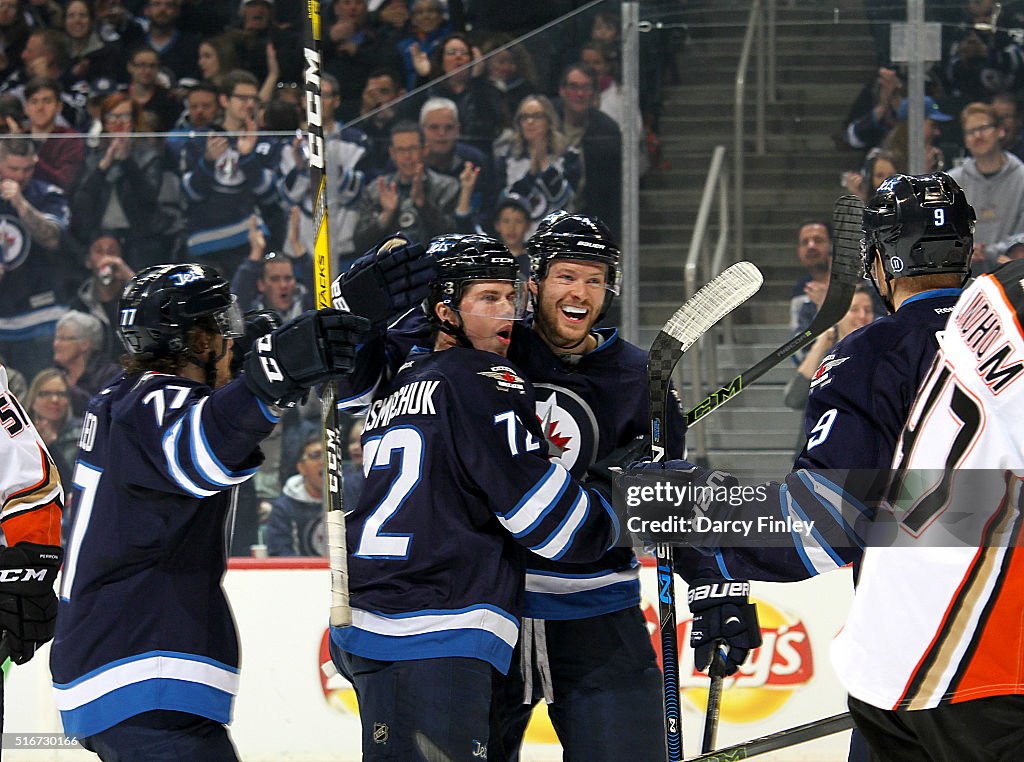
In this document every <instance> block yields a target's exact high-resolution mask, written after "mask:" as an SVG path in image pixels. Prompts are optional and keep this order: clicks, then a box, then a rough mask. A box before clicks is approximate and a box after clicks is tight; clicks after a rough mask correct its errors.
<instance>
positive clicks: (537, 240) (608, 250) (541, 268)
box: [526, 212, 622, 320]
mask: <svg viewBox="0 0 1024 762" xmlns="http://www.w3.org/2000/svg"><path fill="white" fill-rule="evenodd" d="M526 253H527V255H528V256H529V257H530V277H531V278H533V279H534V280H536V281H542V280H544V278H545V277H547V274H548V268H549V267H550V266H551V263H552V262H553V261H554V260H556V259H568V260H573V261H577V262H594V263H597V264H602V265H607V266H608V275H607V293H606V294H605V299H604V304H603V305H602V306H601V311H600V314H599V315H598V320H600V319H601V318H603V317H604V315H605V313H606V312H607V311H608V308H609V307H610V306H611V303H612V299H613V298H614V297H615V296H617V295H618V293H619V286H620V284H621V283H622V269H621V266H620V262H621V259H622V252H621V251H620V250H619V247H618V244H616V243H615V237H614V236H613V235H612V231H611V230H609V229H608V226H607V225H605V224H604V223H603V222H601V220H599V219H598V218H597V217H592V216H590V215H586V214H567V213H565V212H553V213H551V214H549V215H548V216H547V217H545V218H544V219H543V220H541V222H540V225H538V226H537V232H535V233H534V234H533V235H532V236H530V239H529V240H528V241H527V242H526Z"/></svg>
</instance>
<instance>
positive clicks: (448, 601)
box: [331, 235, 618, 761]
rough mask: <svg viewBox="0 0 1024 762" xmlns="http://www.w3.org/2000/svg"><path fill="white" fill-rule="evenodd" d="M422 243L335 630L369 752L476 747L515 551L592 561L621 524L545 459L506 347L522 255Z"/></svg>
mask: <svg viewBox="0 0 1024 762" xmlns="http://www.w3.org/2000/svg"><path fill="white" fill-rule="evenodd" d="M419 248H420V249H421V250H422V247H419ZM426 256H428V257H433V258H434V261H435V265H436V267H437V271H438V272H437V275H436V279H435V280H434V282H433V285H432V288H431V292H430V296H429V297H428V299H427V300H426V301H425V303H424V305H425V310H426V311H427V314H428V319H429V320H430V324H431V326H432V328H433V331H434V340H433V343H432V346H430V347H429V349H430V350H432V351H421V352H417V353H413V354H410V355H409V357H408V360H407V361H406V362H405V363H403V364H402V365H401V367H399V368H398V369H397V373H396V375H395V376H394V377H393V378H392V379H390V380H389V381H388V382H386V383H385V384H383V385H382V386H378V388H377V390H376V392H375V393H373V394H372V404H371V405H370V408H369V411H368V414H367V417H366V421H365V427H364V430H363V436H362V443H363V463H364V473H365V474H366V482H365V485H364V487H363V493H362V496H361V498H360V500H359V504H358V506H357V507H356V509H355V510H354V511H353V512H352V513H351V514H350V515H349V517H348V526H347V542H348V553H349V587H350V591H351V595H352V612H353V623H352V626H351V627H345V628H332V630H331V652H332V657H333V659H334V662H335V664H336V665H337V666H338V667H339V669H340V670H341V671H342V673H343V674H345V675H346V676H347V677H348V678H349V679H350V680H351V681H352V682H353V684H354V686H355V690H356V695H357V697H358V699H359V711H360V717H361V721H362V726H363V754H364V759H410V760H412V759H423V758H426V759H433V758H443V759H452V760H467V761H468V760H473V759H479V758H484V757H486V756H487V754H488V751H487V747H488V740H489V735H490V729H489V728H490V707H491V701H492V684H493V681H494V680H495V679H496V678H497V675H501V674H504V673H505V672H507V670H508V668H509V664H510V662H511V660H512V651H513V648H514V646H515V644H516V641H517V639H518V637H519V620H520V617H521V615H522V613H523V610H522V603H523V576H524V560H525V559H524V553H523V550H524V549H528V550H530V551H532V552H533V553H535V554H537V555H538V556H540V557H543V558H547V559H552V560H564V561H576V562H590V561H595V560H597V559H599V558H601V557H602V556H604V555H605V553H606V552H607V551H608V549H609V548H610V547H612V546H613V545H614V543H615V542H616V539H617V537H618V522H617V520H616V519H615V517H614V514H613V513H612V512H611V507H610V506H609V505H608V503H607V502H606V501H605V499H604V498H603V497H601V495H600V493H599V492H598V491H592V490H590V489H587V488H584V487H581V486H580V485H579V483H578V482H577V481H575V480H574V479H573V478H572V476H571V475H570V473H569V471H568V470H567V469H566V468H565V467H563V466H562V465H561V464H559V463H558V462H552V461H550V460H549V459H548V457H547V455H548V452H547V451H548V446H547V443H546V441H545V437H544V433H543V431H542V429H541V424H540V422H539V421H538V419H537V417H536V414H535V401H534V391H533V387H532V385H531V384H530V382H529V381H527V380H526V379H525V378H523V375H522V373H521V372H520V370H519V369H518V368H517V367H516V366H515V365H514V364H512V363H511V362H510V361H509V360H508V359H507V357H506V355H507V352H508V348H509V345H510V343H511V341H512V330H513V325H515V324H516V323H517V322H518V321H520V320H521V319H522V317H523V313H524V311H525V306H526V295H527V294H526V284H525V283H524V282H523V281H522V280H521V279H520V275H519V265H518V263H517V262H516V259H515V257H513V256H512V255H511V253H510V252H509V251H508V250H507V249H506V248H505V247H504V246H502V245H501V244H500V243H498V242H497V241H496V240H494V239H493V238H490V237H487V236H460V235H448V236H441V237H439V238H435V239H433V240H432V241H431V242H430V245H429V247H428V248H427V250H426ZM440 350H444V351H440ZM433 754H436V755H437V756H432V755H433ZM442 755H443V756H442Z"/></svg>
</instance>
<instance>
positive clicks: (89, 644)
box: [50, 373, 277, 736]
mask: <svg viewBox="0 0 1024 762" xmlns="http://www.w3.org/2000/svg"><path fill="white" fill-rule="evenodd" d="M276 421H277V417H276V416H275V415H274V414H273V413H272V412H271V411H270V409H269V408H267V407H266V406H265V405H264V404H263V403H261V402H260V401H258V400H257V399H256V398H255V397H254V396H253V395H252V393H251V392H250V391H249V390H248V389H247V388H246V386H245V384H244V382H243V381H242V380H241V379H237V380H235V381H232V382H231V383H229V384H227V385H226V386H224V387H223V388H221V389H219V390H217V391H215V392H211V390H210V388H209V387H208V386H204V385H202V384H199V383H197V382H195V381H191V380H189V379H186V378H182V377H180V376H170V375H162V374H155V373H147V374H143V375H141V376H139V375H134V376H122V377H120V378H119V379H118V380H117V381H115V382H114V383H113V384H112V385H111V386H109V387H108V388H106V389H104V390H102V391H101V392H100V393H99V394H98V395H97V396H96V397H94V398H93V400H92V402H91V403H90V405H89V409H88V411H87V412H86V415H85V418H84V421H83V425H82V438H81V441H80V449H79V455H78V462H77V463H76V466H75V478H74V498H73V505H74V510H75V515H74V521H73V524H72V527H71V532H70V538H69V540H68V547H67V555H66V557H65V561H64V569H63V577H62V580H61V591H60V602H59V609H58V615H57V632H56V636H55V638H54V641H53V649H52V651H51V655H50V669H51V672H52V674H53V682H54V691H55V694H56V703H57V708H58V709H59V710H60V712H61V719H62V720H63V723H64V731H65V733H67V734H68V735H77V736H87V735H91V734H94V733H97V732H100V731H102V730H105V729H106V728H109V727H111V726H113V725H115V724H117V723H119V722H121V721H123V720H125V719H127V718H128V717H132V716H134V715H136V714H139V713H141V712H146V711H151V710H155V709H172V710H178V711H185V712H190V713H192V714H197V715H201V716H204V717H209V718H210V719H212V720H215V721H217V722H223V723H226V722H230V719H231V705H232V701H233V700H234V696H235V693H236V692H237V687H238V636H237V633H236V632H235V626H234V621H233V619H232V616H231V611H230V609H229V607H228V602H227V599H226V598H225V595H224V591H223V589H222V588H221V578H222V577H223V575H224V570H225V568H226V547H225V531H224V522H225V516H226V514H227V511H228V508H229V504H230V494H229V490H230V488H231V487H233V486H234V485H236V484H239V483H240V482H243V481H245V480H246V479H248V478H249V477H251V476H252V474H253V473H254V472H255V471H256V468H257V466H258V465H259V464H260V462H261V461H262V459H263V456H262V454H261V453H260V451H259V448H258V444H259V442H260V441H261V440H262V439H263V438H264V437H266V436H267V435H268V434H269V433H270V431H271V429H272V428H273V425H274V423H275V422H276Z"/></svg>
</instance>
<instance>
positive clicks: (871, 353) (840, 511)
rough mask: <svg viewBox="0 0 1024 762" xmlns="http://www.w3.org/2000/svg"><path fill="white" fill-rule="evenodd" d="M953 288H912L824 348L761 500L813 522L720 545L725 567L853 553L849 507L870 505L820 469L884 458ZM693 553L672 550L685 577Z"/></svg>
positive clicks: (788, 567) (810, 563)
mask: <svg viewBox="0 0 1024 762" xmlns="http://www.w3.org/2000/svg"><path fill="white" fill-rule="evenodd" d="M959 295H960V289H936V290H932V291H925V292H922V293H919V294H915V295H914V296H912V297H910V298H909V299H907V300H905V301H904V302H903V303H902V304H901V305H900V308H899V310H897V311H896V313H895V314H893V315H888V316H886V317H883V318H881V319H879V320H876V321H875V322H873V323H870V324H868V325H866V326H864V327H863V328H861V329H859V330H857V331H854V332H853V333H851V334H850V335H849V336H847V337H846V338H844V339H843V340H842V341H841V342H839V343H838V344H837V345H836V346H835V348H834V349H833V350H832V351H831V352H830V353H829V354H828V355H826V356H825V357H824V359H823V360H822V362H821V365H820V366H819V367H818V370H817V372H816V373H815V375H814V378H813V379H812V380H811V387H810V397H809V398H808V402H807V409H806V412H805V416H804V428H805V432H806V435H807V441H806V443H805V444H804V447H803V450H802V451H801V452H800V454H799V455H798V456H797V459H796V462H795V463H794V465H793V471H792V472H791V473H790V474H789V475H788V476H787V477H786V478H785V480H784V481H783V482H782V483H781V484H780V483H777V482H774V483H770V484H769V486H770V489H769V491H768V497H769V500H768V501H767V503H765V504H759V505H761V506H762V507H763V508H765V509H767V511H768V513H769V514H770V515H772V516H774V517H777V518H779V519H781V520H782V521H786V520H787V519H793V520H799V521H801V522H809V521H814V526H815V527H816V528H817V529H815V530H814V531H811V532H810V533H804V532H801V531H798V530H797V529H794V531H793V532H792V539H793V546H792V548H789V547H786V548H722V549H719V550H718V551H717V553H716V557H717V561H718V567H719V571H720V572H721V573H722V575H723V576H725V577H726V578H727V579H734V578H735V579H756V580H765V581H771V582H787V581H793V580H800V579H806V578H808V577H811V576H815V575H817V574H821V573H822V572H826V571H831V570H832V569H835V568H837V567H841V566H845V565H847V564H849V563H851V562H855V561H858V560H859V559H860V556H861V553H862V551H863V543H862V538H861V537H860V536H859V534H858V528H857V527H856V526H854V525H852V524H851V523H850V522H849V521H848V518H849V517H850V516H851V515H853V513H852V512H856V511H860V512H862V513H864V514H866V515H867V516H870V515H871V512H870V510H869V509H868V508H867V507H865V506H863V505H862V504H860V502H859V501H858V498H857V496H856V495H854V494H850V492H849V491H848V490H847V489H844V486H843V485H839V484H836V483H834V482H833V481H831V480H830V479H829V478H828V475H826V474H822V473H819V472H820V471H823V470H830V471H846V470H849V469H860V470H862V473H863V472H867V471H868V470H879V471H884V470H885V469H888V468H889V465H890V464H891V463H892V459H893V455H894V453H895V451H896V443H897V441H898V440H899V435H900V432H901V431H902V429H903V424H904V422H905V421H906V419H907V416H908V415H909V413H910V407H911V405H912V403H913V401H914V397H915V395H916V394H917V389H918V387H919V385H920V383H921V380H922V379H923V378H924V376H925V375H926V374H927V372H928V369H929V367H930V366H931V362H932V359H933V358H934V357H935V353H936V351H937V349H938V341H937V339H936V338H935V334H936V332H938V331H941V330H942V329H943V328H944V327H945V325H946V321H947V320H948V319H949V315H950V313H951V312H952V310H953V305H955V304H956V300H957V298H958V297H959ZM851 509H852V512H851ZM747 510H749V508H748V509H747ZM748 515H749V514H748ZM836 525H838V529H839V530H840V531H839V532H837V533H832V534H831V536H832V537H841V538H842V539H843V542H844V545H843V546H839V545H838V544H837V543H836V542H829V540H828V539H826V535H828V534H829V533H830V532H832V531H833V530H834V529H835V528H836ZM822 527H825V528H827V529H826V530H825V531H822V530H821V529H820V528H822ZM695 555H697V554H694V553H691V552H682V553H677V559H678V561H679V563H678V564H677V571H678V572H679V573H680V574H681V575H682V576H683V577H686V578H688V579H689V578H692V576H693V572H692V570H691V569H690V568H689V567H690V566H692V565H695V564H698V563H699V562H700V560H701V559H700V557H698V558H694V556H695Z"/></svg>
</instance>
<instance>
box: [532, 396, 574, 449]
mask: <svg viewBox="0 0 1024 762" xmlns="http://www.w3.org/2000/svg"><path fill="white" fill-rule="evenodd" d="M538 420H539V421H540V425H541V430H542V431H543V432H544V438H545V439H546V440H547V442H548V449H549V450H550V454H549V457H552V458H560V457H561V456H562V453H564V452H565V451H566V450H568V449H569V442H570V441H571V439H570V438H569V437H564V436H562V435H561V434H559V433H558V422H557V421H552V420H551V408H548V410H547V412H546V413H544V417H543V418H540V417H539V416H538Z"/></svg>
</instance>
